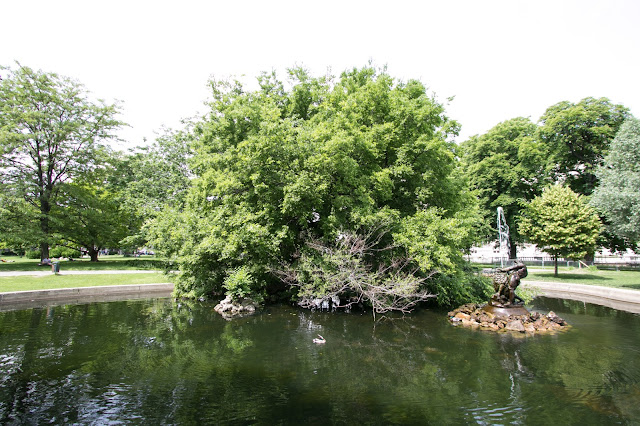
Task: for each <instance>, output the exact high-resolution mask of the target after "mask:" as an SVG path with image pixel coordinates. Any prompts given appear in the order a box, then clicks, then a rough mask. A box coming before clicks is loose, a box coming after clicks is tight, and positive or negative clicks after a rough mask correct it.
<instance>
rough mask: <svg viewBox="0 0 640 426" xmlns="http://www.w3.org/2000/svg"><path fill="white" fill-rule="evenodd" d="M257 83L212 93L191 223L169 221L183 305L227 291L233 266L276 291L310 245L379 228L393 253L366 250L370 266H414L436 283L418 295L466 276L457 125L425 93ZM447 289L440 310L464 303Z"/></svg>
mask: <svg viewBox="0 0 640 426" xmlns="http://www.w3.org/2000/svg"><path fill="white" fill-rule="evenodd" d="M259 85H260V88H259V89H258V90H255V91H247V90H246V89H245V88H244V87H243V85H242V84H241V83H240V82H238V81H212V82H211V88H212V98H213V99H212V101H211V104H210V105H211V113H210V114H209V116H208V118H207V119H206V120H205V121H203V122H202V123H200V124H199V125H197V126H196V128H195V131H194V134H195V138H196V143H195V155H194V158H193V160H192V169H193V172H194V174H195V175H196V178H195V179H194V180H193V182H192V187H191V190H190V192H189V195H188V197H187V205H186V208H185V212H184V214H183V215H181V216H180V217H175V216H174V217H172V218H164V219H163V220H164V223H165V228H166V229H168V230H170V231H171V232H172V233H173V234H174V235H173V237H175V238H176V239H177V240H178V241H179V242H180V244H179V247H178V248H177V249H176V248H175V246H174V250H173V252H174V253H175V254H176V255H178V256H179V262H180V270H181V279H180V282H179V284H178V286H177V288H178V292H179V293H181V294H189V295H194V296H199V295H204V294H211V293H212V292H219V291H222V289H223V284H224V282H225V280H226V279H227V277H228V276H229V275H230V274H232V273H234V271H237V270H238V268H240V267H241V266H245V267H246V268H248V270H247V272H248V273H250V274H251V277H253V279H255V281H256V282H260V283H261V286H262V288H265V289H267V290H273V289H274V288H279V286H281V285H282V284H281V283H279V280H275V279H274V277H273V276H272V274H271V273H270V271H273V270H274V269H277V268H279V267H281V266H282V264H283V263H285V264H287V265H290V266H291V267H293V268H295V267H296V265H297V264H298V261H299V257H298V256H299V255H300V251H301V249H302V248H303V247H305V246H307V244H308V243H309V242H321V243H322V244H325V245H326V246H327V247H332V246H333V244H334V242H335V241H337V238H338V237H339V236H340V235H343V234H349V235H351V234H353V235H360V236H362V235H364V234H366V232H367V231H366V230H367V229H372V228H376V227H378V226H379V225H380V224H385V226H387V229H386V231H387V232H385V233H384V238H382V239H381V240H380V241H379V244H380V245H381V247H388V246H392V247H393V250H392V251H391V252H388V251H380V252H376V251H375V250H374V251H373V253H375V254H374V255H372V256H369V257H367V258H366V259H365V260H366V261H367V262H368V263H369V265H370V267H371V268H373V269H377V268H378V267H380V265H388V264H389V263H390V262H392V259H394V258H397V257H404V258H407V259H410V260H411V262H413V264H414V265H419V271H420V274H422V275H421V276H423V277H428V276H434V277H435V276H437V277H439V278H432V279H430V280H427V282H426V284H425V288H429V286H431V285H435V284H434V283H435V282H437V281H438V279H444V278H443V277H445V276H451V275H456V274H459V273H460V264H461V263H462V250H463V249H464V248H465V247H469V246H470V245H471V243H472V242H473V240H474V232H475V229H476V228H477V226H476V224H477V219H478V211H477V208H476V207H477V206H476V204H475V201H474V198H473V197H472V195H471V194H470V193H469V192H468V191H467V190H466V185H465V181H464V179H460V174H458V170H457V169H456V167H457V163H456V159H455V157H454V153H453V151H454V145H453V143H452V142H449V141H448V140H447V138H448V136H450V135H452V134H455V132H456V131H457V127H458V126H457V124H456V123H455V122H454V121H452V120H450V119H449V118H448V117H447V116H446V115H445V113H444V107H443V106H442V105H441V104H439V103H438V102H437V101H436V100H435V99H434V98H433V97H431V96H429V95H428V94H427V90H426V88H425V87H424V85H423V84H422V83H420V82H418V81H415V80H411V81H408V82H406V83H404V82H399V81H396V80H395V79H393V78H392V77H390V76H389V75H388V74H387V73H386V72H385V71H384V70H378V69H375V68H373V67H365V68H362V69H353V70H351V71H347V72H345V73H343V74H342V75H341V76H340V78H339V79H334V78H333V77H321V78H315V77H311V76H309V75H308V73H307V72H306V71H305V70H304V69H301V68H296V69H292V70H290V71H289V81H288V83H287V85H286V87H288V88H285V83H283V82H281V81H279V80H278V79H277V78H276V76H275V74H273V73H272V74H266V73H265V74H263V75H262V76H261V77H260V78H259ZM176 233H179V234H180V235H175V234H176ZM418 237H420V238H421V237H424V238H423V239H422V240H418V239H417V238H418ZM161 243H162V242H161ZM441 243H442V244H444V245H445V246H446V247H444V248H442V247H439V244H441ZM169 245H170V244H165V246H169ZM167 248H170V249H171V247H167ZM430 248H438V249H439V250H430ZM461 285H462V286H463V285H464V284H461ZM453 287H455V285H454V286H453ZM447 288H448V287H447ZM443 289H444V290H445V291H443V292H439V297H440V298H441V301H443V302H452V301H453V300H452V298H455V297H457V296H461V295H463V294H465V292H464V291H460V292H450V293H447V291H446V288H444V287H443ZM316 290H317V291H318V293H321V292H322V289H321V288H317V289H316ZM454 295H455V297H454Z"/></svg>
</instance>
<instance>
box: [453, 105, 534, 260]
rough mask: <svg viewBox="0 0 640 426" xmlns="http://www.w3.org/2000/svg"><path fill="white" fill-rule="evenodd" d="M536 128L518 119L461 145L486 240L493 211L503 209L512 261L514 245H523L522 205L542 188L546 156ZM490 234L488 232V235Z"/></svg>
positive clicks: (514, 251)
mask: <svg viewBox="0 0 640 426" xmlns="http://www.w3.org/2000/svg"><path fill="white" fill-rule="evenodd" d="M536 131H537V126H536V125H535V124H534V123H533V122H531V120H529V119H528V118H524V117H518V118H513V119H511V120H507V121H504V122H502V123H500V124H498V125H496V126H494V127H493V128H492V129H491V130H489V131H488V132H487V133H485V134H483V135H480V136H473V137H471V138H470V139H469V140H467V141H465V142H464V143H463V144H462V145H461V153H462V160H463V163H464V167H465V171H466V173H467V175H468V176H469V181H470V184H471V186H472V188H473V189H474V190H476V191H477V194H478V197H479V199H480V202H481V205H482V208H483V214H484V216H485V218H486V219H485V223H486V224H491V226H487V234H486V237H487V238H488V239H489V240H492V239H494V238H495V235H497V233H498V231H497V229H495V222H496V220H495V217H496V209H497V208H498V207H502V208H503V210H504V214H505V218H506V220H507V224H508V225H509V231H510V237H511V241H512V244H511V253H510V255H511V258H512V259H514V258H515V257H516V243H518V242H522V238H521V236H520V232H519V229H518V226H517V223H516V220H517V218H518V217H519V216H520V211H521V208H522V206H523V205H524V204H526V203H527V202H529V201H531V200H532V199H533V198H534V197H535V196H537V195H539V194H540V193H541V191H542V187H543V185H544V182H545V180H544V162H545V154H544V150H543V148H544V147H543V146H542V145H541V144H540V143H539V141H538V140H537V139H536ZM489 231H490V233H489Z"/></svg>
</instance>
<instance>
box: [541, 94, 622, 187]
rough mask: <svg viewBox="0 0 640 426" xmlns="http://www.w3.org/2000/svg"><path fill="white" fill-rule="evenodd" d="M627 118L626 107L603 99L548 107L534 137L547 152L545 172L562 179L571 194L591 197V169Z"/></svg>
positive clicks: (594, 182)
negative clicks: (573, 192) (536, 137)
mask: <svg viewBox="0 0 640 426" xmlns="http://www.w3.org/2000/svg"><path fill="white" fill-rule="evenodd" d="M628 116H629V110H628V109H627V108H625V107H624V106H622V105H615V104H612V103H611V102H610V101H609V100H608V99H607V98H599V99H595V98H585V99H582V100H581V101H580V102H578V103H577V104H573V103H571V102H567V101H564V102H559V103H557V104H555V105H553V106H551V107H549V108H548V109H547V111H546V112H545V114H544V115H543V116H542V117H541V118H540V122H541V124H542V125H541V127H540V129H539V135H538V137H539V139H540V140H541V141H542V142H543V143H544V144H545V146H546V148H547V150H548V153H549V157H548V161H547V170H548V172H549V173H550V174H551V176H552V177H553V180H554V181H556V182H557V181H559V180H560V179H565V180H566V182H567V184H568V185H569V187H570V188H571V189H573V190H574V191H576V192H578V193H580V194H584V195H591V193H592V192H593V190H594V189H595V187H596V186H597V179H596V176H595V169H596V167H597V166H598V165H599V164H600V163H601V161H602V159H603V158H604V156H605V155H606V153H607V152H608V149H609V143H610V142H611V140H612V139H613V138H614V136H615V135H616V133H617V131H618V129H619V128H620V126H621V125H622V123H623V122H624V120H625V119H626V118H627V117H628Z"/></svg>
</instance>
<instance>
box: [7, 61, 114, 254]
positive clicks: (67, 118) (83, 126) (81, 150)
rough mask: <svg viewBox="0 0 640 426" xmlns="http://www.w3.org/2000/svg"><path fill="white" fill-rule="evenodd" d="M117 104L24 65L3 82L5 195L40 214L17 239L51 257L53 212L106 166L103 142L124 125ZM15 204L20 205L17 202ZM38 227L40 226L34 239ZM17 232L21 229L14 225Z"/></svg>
mask: <svg viewBox="0 0 640 426" xmlns="http://www.w3.org/2000/svg"><path fill="white" fill-rule="evenodd" d="M118 110H119V109H118V106H117V105H116V104H112V105H108V104H105V103H104V102H103V101H100V100H98V101H94V100H92V99H90V97H89V94H88V92H87V91H86V89H85V88H84V87H83V86H82V85H81V84H79V83H77V82H76V81H74V80H71V79H69V78H66V77H61V76H58V75H57V74H50V73H45V72H42V71H34V70H32V69H30V68H27V67H23V66H19V67H18V68H17V69H16V70H11V69H9V74H8V76H6V77H5V78H3V80H2V81H0V178H1V180H2V183H3V186H4V187H5V189H4V190H3V192H4V194H5V196H7V194H10V196H12V197H18V198H22V199H24V200H25V201H26V202H27V203H28V204H30V205H32V206H33V207H35V208H36V209H37V210H38V212H39V217H37V219H35V220H33V221H30V223H28V224H23V228H24V229H25V232H24V233H20V234H22V235H15V237H16V238H18V239H22V240H24V241H27V240H29V241H30V243H31V244H32V245H40V246H41V250H42V251H43V252H42V256H43V257H44V256H46V255H47V253H46V252H47V251H48V245H49V238H50V237H51V235H52V233H54V232H56V231H57V232H62V231H63V229H56V228H55V226H54V223H52V221H51V216H50V215H51V211H52V208H53V207H54V206H55V205H56V204H59V203H61V200H59V199H58V195H59V193H60V191H59V187H60V185H62V184H65V183H68V182H71V181H73V180H74V179H76V178H78V177H80V176H82V175H84V174H86V173H90V172H92V171H93V170H95V169H96V168H98V167H99V166H100V164H101V158H100V154H101V152H102V151H101V143H102V142H104V141H106V140H108V139H111V138H113V137H114V134H113V132H114V131H115V129H116V128H118V127H119V126H120V125H121V124H122V123H120V122H119V121H118V120H116V119H115V116H116V114H117V113H118ZM14 204H15V203H14ZM33 228H39V237H38V240H33V238H32V236H33V235H34V234H33V231H32V229H33ZM14 229H15V230H16V232H17V231H18V230H19V229H20V227H18V226H16V227H14Z"/></svg>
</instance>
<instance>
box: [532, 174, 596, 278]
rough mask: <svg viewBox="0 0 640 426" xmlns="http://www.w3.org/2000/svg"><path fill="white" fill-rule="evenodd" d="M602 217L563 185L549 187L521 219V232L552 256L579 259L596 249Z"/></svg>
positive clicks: (554, 257) (556, 258)
mask: <svg viewBox="0 0 640 426" xmlns="http://www.w3.org/2000/svg"><path fill="white" fill-rule="evenodd" d="M600 228H601V223H600V218H599V217H598V215H597V214H596V212H595V210H594V209H593V208H592V207H591V206H589V204H587V202H586V201H585V200H584V197H583V196H582V195H578V194H576V193H575V192H573V191H572V190H571V189H570V188H568V187H565V186H562V185H558V184H556V185H553V186H550V187H548V188H547V189H546V190H545V191H544V192H543V193H542V195H541V196H539V197H536V198H534V199H533V200H532V201H531V203H530V204H529V205H528V206H527V207H526V209H525V212H524V215H523V216H522V217H521V218H520V231H521V232H522V233H523V235H524V236H525V237H527V238H528V240H529V241H530V242H532V243H534V244H536V245H538V247H540V248H541V249H542V250H543V251H544V252H546V253H549V254H550V255H551V256H553V259H554V263H555V275H556V276H557V275H558V257H561V256H562V257H565V258H569V259H580V258H583V257H585V256H586V255H587V254H589V253H593V252H594V251H595V248H596V241H597V238H598V235H599V234H600Z"/></svg>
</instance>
